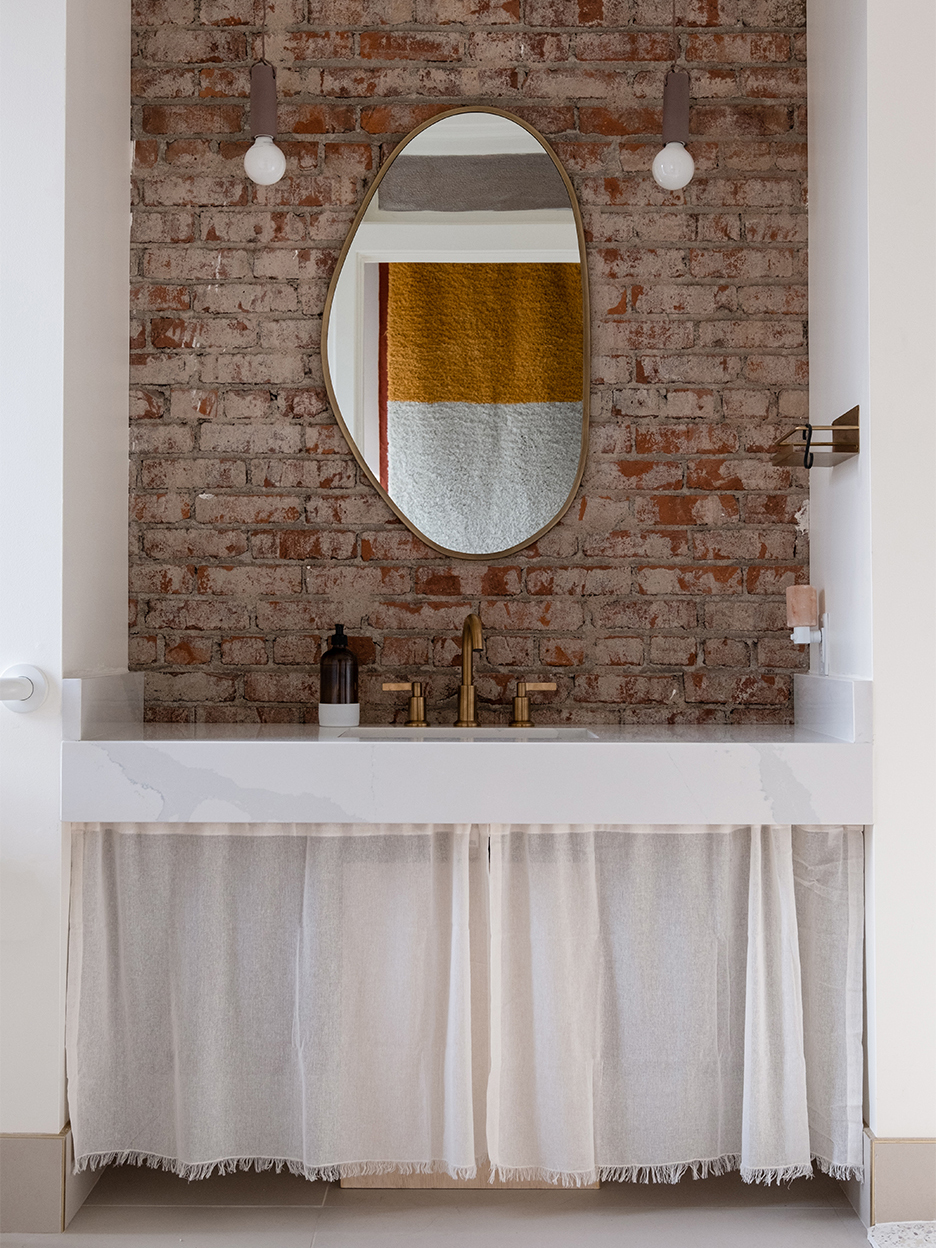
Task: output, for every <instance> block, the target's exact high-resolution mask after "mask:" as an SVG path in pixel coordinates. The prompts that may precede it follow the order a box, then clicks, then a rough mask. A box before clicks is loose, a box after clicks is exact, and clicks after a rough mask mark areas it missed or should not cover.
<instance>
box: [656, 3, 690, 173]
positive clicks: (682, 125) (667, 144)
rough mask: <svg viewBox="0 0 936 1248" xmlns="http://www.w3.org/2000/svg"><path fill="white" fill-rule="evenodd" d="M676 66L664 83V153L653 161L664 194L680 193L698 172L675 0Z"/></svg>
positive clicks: (674, 57) (660, 153) (674, 51)
mask: <svg viewBox="0 0 936 1248" xmlns="http://www.w3.org/2000/svg"><path fill="white" fill-rule="evenodd" d="M672 40H673V64H672V67H671V68H670V71H669V73H668V74H667V75H666V81H665V82H664V83H663V150H662V151H661V152H657V154H656V156H654V158H653V177H654V180H655V181H656V183H657V185H658V186H662V187H663V189H664V190H665V191H681V190H682V188H683V187H684V186H688V185H689V183H690V182H691V181H692V175H693V174H694V173H695V161H694V160H693V159H692V156H691V154H690V153H689V152H687V151H686V144H687V143H688V142H689V72H688V70H685V69H678V68H677V66H676V62H677V61H678V60H679V42H678V40H677V38H676V0H673V25H672Z"/></svg>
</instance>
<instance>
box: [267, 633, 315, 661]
mask: <svg viewBox="0 0 936 1248" xmlns="http://www.w3.org/2000/svg"><path fill="white" fill-rule="evenodd" d="M321 657H322V642H321V638H319V637H289V636H287V637H275V638H274V639H273V662H274V663H285V664H289V665H291V666H296V665H299V664H301V665H303V666H311V665H312V664H313V663H318V661H319V659H320V658H321ZM264 661H265V660H264Z"/></svg>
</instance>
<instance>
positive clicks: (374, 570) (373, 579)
mask: <svg viewBox="0 0 936 1248" xmlns="http://www.w3.org/2000/svg"><path fill="white" fill-rule="evenodd" d="M412 585H413V575H412V573H411V572H410V570H409V569H408V568H382V567H378V566H377V565H373V566H371V567H367V568H341V567H338V568H335V567H316V566H310V567H308V568H306V572H305V588H306V593H309V594H325V595H327V596H328V597H330V598H332V599H334V600H336V601H339V602H340V601H342V600H343V599H351V598H360V597H372V596H375V595H377V596H379V595H381V594H408V593H409V592H410V590H411V589H412Z"/></svg>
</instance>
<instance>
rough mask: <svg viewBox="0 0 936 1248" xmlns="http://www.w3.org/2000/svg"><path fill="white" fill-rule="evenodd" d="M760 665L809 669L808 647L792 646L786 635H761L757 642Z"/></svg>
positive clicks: (803, 670)
mask: <svg viewBox="0 0 936 1248" xmlns="http://www.w3.org/2000/svg"><path fill="white" fill-rule="evenodd" d="M757 662H758V665H759V666H760V667H782V668H787V669H792V670H794V671H801V672H806V671H808V670H809V647H808V646H794V645H793V643H792V641H790V639H789V638H788V637H761V638H759V639H758V642H757Z"/></svg>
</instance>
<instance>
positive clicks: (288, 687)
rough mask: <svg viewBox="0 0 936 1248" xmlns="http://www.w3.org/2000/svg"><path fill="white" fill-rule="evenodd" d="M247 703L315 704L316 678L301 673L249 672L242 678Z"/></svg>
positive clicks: (316, 692) (316, 697)
mask: <svg viewBox="0 0 936 1248" xmlns="http://www.w3.org/2000/svg"><path fill="white" fill-rule="evenodd" d="M244 697H245V698H247V700H248V701H249V702H310V703H311V702H317V701H318V676H317V675H311V674H309V675H307V674H305V673H303V672H262V673H261V672H251V673H249V674H248V675H247V676H246V677H245V678H244Z"/></svg>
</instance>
